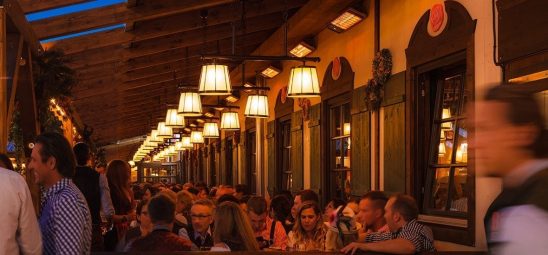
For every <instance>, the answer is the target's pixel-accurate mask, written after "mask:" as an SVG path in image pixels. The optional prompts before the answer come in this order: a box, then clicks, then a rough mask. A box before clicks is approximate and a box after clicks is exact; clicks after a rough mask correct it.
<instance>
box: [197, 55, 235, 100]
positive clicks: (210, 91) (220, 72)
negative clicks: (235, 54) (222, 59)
mask: <svg viewBox="0 0 548 255" xmlns="http://www.w3.org/2000/svg"><path fill="white" fill-rule="evenodd" d="M231 91H232V89H231V85H230V76H229V74H228V66H227V65H218V64H216V63H213V64H208V65H203V66H202V73H201V74H200V86H199V89H198V93H200V95H205V96H221V95H230V93H231Z"/></svg>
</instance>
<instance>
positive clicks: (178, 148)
mask: <svg viewBox="0 0 548 255" xmlns="http://www.w3.org/2000/svg"><path fill="white" fill-rule="evenodd" d="M175 150H176V151H184V150H185V147H183V142H182V141H178V142H176V143H175Z"/></svg>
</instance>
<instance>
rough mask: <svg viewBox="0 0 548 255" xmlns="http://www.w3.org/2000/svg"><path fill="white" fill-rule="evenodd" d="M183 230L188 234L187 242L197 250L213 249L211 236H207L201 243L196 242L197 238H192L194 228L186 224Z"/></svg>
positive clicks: (199, 241)
mask: <svg viewBox="0 0 548 255" xmlns="http://www.w3.org/2000/svg"><path fill="white" fill-rule="evenodd" d="M184 229H185V230H186V232H187V234H188V238H189V240H190V241H192V243H194V245H196V247H197V248H198V250H203V249H209V248H211V247H213V237H212V236H211V235H209V234H208V235H207V237H206V239H205V240H204V241H203V242H202V240H197V238H196V237H195V236H194V228H193V227H192V224H188V225H187V226H185V227H184Z"/></svg>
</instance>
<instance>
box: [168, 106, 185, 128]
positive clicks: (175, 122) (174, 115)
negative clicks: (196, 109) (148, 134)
mask: <svg viewBox="0 0 548 255" xmlns="http://www.w3.org/2000/svg"><path fill="white" fill-rule="evenodd" d="M166 126H168V127H183V126H185V117H184V116H183V115H182V114H179V113H178V112H177V109H175V108H170V109H167V113H166Z"/></svg>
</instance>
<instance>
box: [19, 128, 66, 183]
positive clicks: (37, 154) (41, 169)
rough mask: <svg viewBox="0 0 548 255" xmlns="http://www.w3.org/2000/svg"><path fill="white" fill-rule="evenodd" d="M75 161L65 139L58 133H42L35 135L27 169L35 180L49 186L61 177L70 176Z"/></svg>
mask: <svg viewBox="0 0 548 255" xmlns="http://www.w3.org/2000/svg"><path fill="white" fill-rule="evenodd" d="M75 166H76V162H75V159H74V153H73V152H72V148H71V147H70V144H69V142H68V141H67V139H66V138H65V137H64V136H63V135H61V134H58V133H43V134H41V135H39V136H38V137H36V140H35V145H34V148H33V149H32V154H31V159H30V163H29V169H31V170H33V171H34V173H35V177H36V182H37V183H39V184H43V185H45V186H46V187H50V186H52V185H53V184H55V183H56V182H57V181H58V180H60V179H61V178H72V176H74V168H75Z"/></svg>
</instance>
